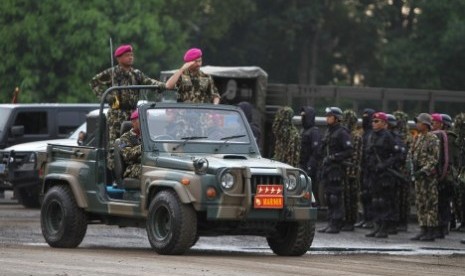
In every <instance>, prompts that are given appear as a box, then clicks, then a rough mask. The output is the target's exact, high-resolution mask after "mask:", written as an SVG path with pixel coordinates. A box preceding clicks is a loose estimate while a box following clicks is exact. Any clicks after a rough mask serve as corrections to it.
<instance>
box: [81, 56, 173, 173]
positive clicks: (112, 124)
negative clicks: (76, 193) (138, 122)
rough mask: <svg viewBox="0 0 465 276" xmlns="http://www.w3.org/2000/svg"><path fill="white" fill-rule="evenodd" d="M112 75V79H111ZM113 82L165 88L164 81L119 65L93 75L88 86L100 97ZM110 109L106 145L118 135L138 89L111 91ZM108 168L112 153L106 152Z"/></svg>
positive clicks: (137, 98)
mask: <svg viewBox="0 0 465 276" xmlns="http://www.w3.org/2000/svg"><path fill="white" fill-rule="evenodd" d="M112 76H113V79H112ZM112 84H114V85H115V86H128V85H158V86H160V89H161V90H164V89H165V83H163V82H160V81H157V80H154V79H151V78H149V77H147V76H146V75H145V74H144V73H142V72H141V71H140V70H138V69H133V68H131V69H130V70H129V71H126V70H124V69H123V68H121V67H120V66H119V65H116V66H115V67H113V68H108V69H106V70H104V71H103V72H101V73H99V74H97V75H95V76H94V77H93V78H92V80H91V81H90V87H91V88H92V90H93V91H94V93H95V95H96V96H97V97H98V98H99V99H100V98H101V97H102V95H103V93H104V92H105V91H106V90H107V89H108V88H110V87H111V86H112ZM106 100H107V102H108V103H109V104H110V107H111V108H110V109H108V113H107V126H108V145H109V146H110V147H111V145H113V143H114V142H115V140H116V139H117V138H118V137H119V136H120V129H121V123H122V122H124V121H128V120H129V117H130V116H131V113H132V111H133V110H135V109H136V107H137V102H138V101H139V91H138V90H118V91H113V92H112V93H110V94H109V95H108V97H107V99H106ZM107 165H108V168H110V169H113V155H112V154H111V153H110V151H109V154H108V164H107Z"/></svg>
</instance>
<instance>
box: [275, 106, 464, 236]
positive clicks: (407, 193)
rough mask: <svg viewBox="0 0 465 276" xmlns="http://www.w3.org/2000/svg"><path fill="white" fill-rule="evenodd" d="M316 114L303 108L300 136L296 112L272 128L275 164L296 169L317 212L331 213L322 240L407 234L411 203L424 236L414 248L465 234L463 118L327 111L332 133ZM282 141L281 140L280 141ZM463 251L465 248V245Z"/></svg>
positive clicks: (281, 116) (284, 113) (282, 113)
mask: <svg viewBox="0 0 465 276" xmlns="http://www.w3.org/2000/svg"><path fill="white" fill-rule="evenodd" d="M315 113H316V112H315V110H314V108H312V107H302V108H301V109H300V115H301V118H302V131H301V132H299V131H298V130H297V128H296V127H295V126H293V125H292V120H291V119H292V116H293V110H292V109H291V108H290V107H285V108H282V109H280V110H278V112H277V114H276V117H275V119H274V124H273V133H275V138H276V142H275V148H274V158H275V159H276V160H279V161H282V162H285V163H288V164H291V165H294V166H295V165H297V166H299V167H300V168H301V169H303V170H305V171H306V172H307V173H308V175H309V176H310V177H311V178H312V180H313V193H314V195H315V198H316V200H317V204H319V205H324V204H323V201H324V202H325V205H326V206H327V219H328V224H327V225H326V226H325V227H324V228H322V229H319V230H318V232H320V233H330V234H335V233H339V232H340V231H353V230H354V228H365V229H370V231H369V232H368V233H367V234H366V235H365V236H366V237H374V238H387V237H388V236H389V235H394V234H397V232H398V231H407V225H408V220H409V215H410V207H411V205H412V203H414V204H415V207H416V215H417V220H418V224H419V226H420V231H419V232H418V233H416V235H415V236H413V237H412V238H411V240H420V241H434V240H435V239H441V238H444V237H445V236H446V235H447V234H448V233H449V231H454V230H465V202H464V200H465V113H460V114H458V115H457V116H456V117H455V118H454V120H453V119H452V118H451V117H450V116H449V115H447V114H439V113H434V114H427V113H420V114H418V115H417V116H416V117H414V118H413V119H414V122H415V124H416V125H415V128H414V129H412V130H410V129H409V125H408V116H407V114H406V113H404V112H402V111H396V112H393V113H392V114H386V113H384V112H376V111H375V110H373V109H369V108H367V109H364V110H363V113H362V116H361V117H362V118H361V124H359V123H358V117H357V114H356V113H355V112H354V111H353V110H345V111H342V110H341V109H340V108H338V107H328V108H326V109H325V116H326V123H327V129H326V132H325V133H324V134H323V133H322V132H321V131H320V129H319V128H318V127H317V126H316V125H315ZM278 133H279V135H277V134H278ZM462 243H465V241H462Z"/></svg>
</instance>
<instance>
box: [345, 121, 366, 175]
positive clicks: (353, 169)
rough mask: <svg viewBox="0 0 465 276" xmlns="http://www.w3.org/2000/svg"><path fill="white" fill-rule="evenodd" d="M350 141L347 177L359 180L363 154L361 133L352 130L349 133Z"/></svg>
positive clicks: (355, 129)
mask: <svg viewBox="0 0 465 276" xmlns="http://www.w3.org/2000/svg"><path fill="white" fill-rule="evenodd" d="M350 136H351V139H352V146H353V151H352V156H351V157H350V159H349V163H350V165H349V166H347V169H346V171H347V176H348V177H350V178H359V177H360V174H361V167H360V166H361V164H362V154H363V139H362V131H361V130H360V129H358V128H354V129H352V131H351V132H350Z"/></svg>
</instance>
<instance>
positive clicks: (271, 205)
mask: <svg viewBox="0 0 465 276" xmlns="http://www.w3.org/2000/svg"><path fill="white" fill-rule="evenodd" d="M283 206H284V199H283V186H282V185H257V191H256V193H255V198H254V208H256V209H282V208H283Z"/></svg>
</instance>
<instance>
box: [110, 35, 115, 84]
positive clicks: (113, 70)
mask: <svg viewBox="0 0 465 276" xmlns="http://www.w3.org/2000/svg"><path fill="white" fill-rule="evenodd" d="M110 60H111V86H115V84H114V81H113V75H114V74H115V68H114V61H113V42H112V40H111V36H110Z"/></svg>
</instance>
